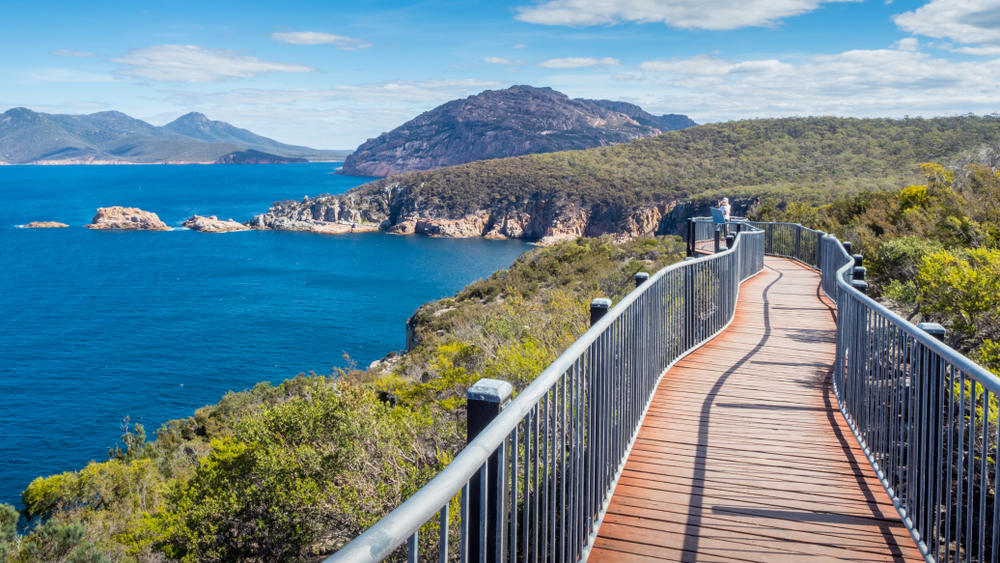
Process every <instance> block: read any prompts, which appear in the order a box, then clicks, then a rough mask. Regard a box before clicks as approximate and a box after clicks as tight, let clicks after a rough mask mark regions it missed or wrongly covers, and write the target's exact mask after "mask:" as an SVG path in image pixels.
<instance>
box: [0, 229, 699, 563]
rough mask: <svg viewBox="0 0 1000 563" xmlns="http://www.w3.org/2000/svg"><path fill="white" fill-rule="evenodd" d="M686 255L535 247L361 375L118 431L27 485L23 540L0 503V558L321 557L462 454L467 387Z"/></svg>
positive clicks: (678, 246)
mask: <svg viewBox="0 0 1000 563" xmlns="http://www.w3.org/2000/svg"><path fill="white" fill-rule="evenodd" d="M683 249H684V245H683V243H682V242H681V241H680V240H679V239H677V238H676V237H661V238H649V239H639V240H634V241H631V242H628V243H625V244H615V243H613V242H612V241H611V240H610V239H608V238H602V239H582V238H581V239H578V240H575V241H566V242H562V243H560V244H557V245H555V246H552V247H549V248H538V249H535V250H533V251H531V252H528V253H525V254H524V255H523V256H522V257H521V258H519V259H518V260H517V261H516V262H515V263H514V264H513V265H512V266H511V268H510V269H509V270H504V271H500V272H497V273H495V274H494V275H492V276H491V277H490V278H489V279H486V280H481V281H478V282H475V283H473V284H471V285H469V286H468V287H466V288H465V289H464V290H463V291H462V292H461V293H459V294H458V295H456V296H454V297H452V298H450V299H443V300H441V301H437V302H433V303H428V304H426V305H425V306H423V307H421V309H420V310H419V311H418V312H417V314H416V318H415V320H414V325H415V326H414V340H415V342H416V343H417V344H416V345H415V347H414V348H413V349H412V350H411V351H410V352H408V353H406V354H402V355H396V354H390V356H389V357H387V358H386V359H385V360H383V361H382V362H381V363H380V364H379V365H377V366H375V367H373V368H372V369H369V370H357V369H354V368H353V367H352V365H351V363H350V362H349V363H348V366H347V367H346V368H345V369H341V370H337V371H336V372H335V373H333V374H330V375H327V376H321V375H316V374H314V373H311V374H308V375H306V374H299V375H298V376H296V377H294V378H292V379H289V380H288V381H285V382H284V383H282V384H280V385H277V386H273V385H271V384H269V383H261V384H258V385H257V386H256V387H254V388H253V389H251V390H247V391H243V392H240V393H229V394H227V395H226V396H225V397H223V398H222V400H221V401H220V402H219V403H218V404H216V405H210V406H206V407H204V408H202V409H199V410H197V411H196V412H195V414H194V416H192V417H190V418H187V419H184V420H175V421H171V422H168V423H167V424H165V425H163V426H162V427H161V428H160V429H159V430H158V431H157V432H156V440H155V441H151V442H148V441H147V436H146V432H145V429H144V428H142V426H139V425H135V426H133V425H131V424H130V423H129V421H128V420H126V421H125V423H124V428H125V432H124V434H123V436H122V445H121V447H119V448H116V449H115V450H113V451H111V452H109V453H110V455H109V459H108V460H107V461H103V462H96V461H95V462H91V463H90V464H89V465H88V466H87V467H85V468H83V469H81V470H79V471H73V472H69V473H63V474H59V475H53V476H50V477H45V478H39V479H36V480H35V481H33V482H32V483H31V484H30V485H29V486H28V488H27V489H26V490H25V491H24V494H23V502H24V506H25V510H24V514H23V516H24V518H26V519H27V520H29V521H30V525H29V526H28V528H27V529H26V530H25V531H23V532H20V533H19V532H18V531H17V529H16V522H17V520H18V514H17V512H16V511H14V509H13V508H12V507H10V506H6V505H0V561H3V562H4V563H14V562H17V563H22V562H24V563H26V562H29V561H30V562H52V563H55V562H60V563H62V562H72V563H105V562H107V563H111V562H115V563H118V562H160V561H184V562H196V561H197V562H220V563H221V562H227V563H231V562H251V561H279V562H281V561H287V562H300V561H318V560H321V559H323V558H324V557H325V556H327V555H329V554H330V553H332V552H333V551H335V550H336V549H338V548H339V547H340V546H342V545H343V544H344V543H345V542H347V541H349V540H350V539H351V538H353V537H354V536H356V535H357V534H359V533H360V532H361V531H363V530H364V529H366V528H367V527H368V526H370V525H372V524H373V523H374V522H376V521H377V520H378V519H379V518H381V517H382V516H384V515H385V514H387V513H388V512H389V511H391V510H392V509H393V508H394V507H395V506H397V505H398V504H399V503H401V502H402V501H403V500H405V499H406V498H407V497H409V496H410V495H411V494H412V493H413V492H414V491H416V490H417V489H418V488H419V487H420V486H422V485H423V484H424V483H426V482H427V481H429V480H430V479H431V478H432V477H433V476H434V475H435V474H436V473H437V472H438V471H440V470H441V469H442V468H443V467H445V466H446V465H447V464H448V462H449V461H451V459H453V458H454V456H455V455H456V454H457V452H459V451H460V450H461V448H462V446H463V445H464V443H465V427H464V424H465V412H464V409H465V390H466V389H467V388H468V387H469V386H470V385H472V383H474V382H475V381H476V380H477V379H479V378H481V377H492V378H498V379H504V380H507V381H510V382H511V383H512V384H513V385H514V387H515V389H516V390H521V389H523V388H524V387H525V386H526V385H527V384H528V383H530V381H531V380H532V379H533V378H534V377H535V376H536V375H538V374H539V373H540V372H541V371H542V370H543V369H544V368H545V367H546V366H547V365H548V364H549V363H550V362H552V361H553V360H554V359H555V358H556V357H558V355H559V354H560V353H561V352H562V350H563V349H565V347H566V346H567V345H568V344H569V343H571V342H572V341H573V340H575V339H576V338H577V337H578V336H579V335H580V334H582V333H583V332H584V331H585V330H586V329H587V327H588V321H589V307H588V304H589V302H590V300H591V299H592V298H594V297H598V296H607V297H611V298H613V299H614V300H616V301H617V300H619V299H621V298H622V297H623V296H624V295H625V294H627V293H628V292H629V291H631V289H632V288H633V286H634V282H633V276H634V274H635V273H636V272H638V271H640V270H644V271H649V272H653V271H656V270H658V269H660V268H662V267H664V266H666V265H669V264H671V263H674V262H677V261H679V260H681V259H682V257H683V254H682V252H683ZM393 403H394V405H395V406H392V404H393ZM456 509H457V507H456Z"/></svg>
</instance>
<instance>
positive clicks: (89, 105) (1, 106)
mask: <svg viewBox="0 0 1000 563" xmlns="http://www.w3.org/2000/svg"><path fill="white" fill-rule="evenodd" d="M109 107H111V106H110V105H109V104H106V103H104V102H86V101H76V102H65V103H62V104H33V103H30V102H29V103H7V102H0V112H4V111H7V110H9V109H13V108H28V109H30V110H32V111H37V112H40V113H69V114H80V113H93V112H95V111H100V110H103V109H107V108H109Z"/></svg>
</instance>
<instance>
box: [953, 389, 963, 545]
mask: <svg viewBox="0 0 1000 563" xmlns="http://www.w3.org/2000/svg"><path fill="white" fill-rule="evenodd" d="M960 373H961V377H960V378H959V396H958V449H957V451H956V454H957V458H958V459H957V460H956V461H957V462H958V463H956V464H955V468H956V469H957V470H958V476H957V478H956V480H955V482H956V486H957V487H958V492H957V493H956V496H955V503H956V504H957V505H958V511H956V514H955V561H959V560H960V558H961V549H960V548H961V545H962V537H963V534H962V529H963V528H964V526H963V524H964V521H965V518H964V517H965V514H964V513H963V511H962V505H963V501H964V495H963V493H964V489H965V478H964V473H965V464H964V463H963V461H964V460H963V457H964V456H963V455H962V453H963V449H964V448H965V372H960Z"/></svg>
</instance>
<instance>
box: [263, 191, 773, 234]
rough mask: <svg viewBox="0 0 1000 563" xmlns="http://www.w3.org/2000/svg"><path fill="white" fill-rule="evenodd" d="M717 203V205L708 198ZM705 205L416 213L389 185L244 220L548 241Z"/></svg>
mask: <svg viewBox="0 0 1000 563" xmlns="http://www.w3.org/2000/svg"><path fill="white" fill-rule="evenodd" d="M711 203H714V202H711ZM732 205H733V214H734V215H746V214H747V213H750V212H752V211H753V210H755V209H756V207H757V205H759V202H757V200H756V199H750V198H747V199H734V200H733V202H732ZM709 207H710V202H707V201H704V202H698V203H679V202H677V201H664V202H655V203H647V204H643V205H640V206H638V207H637V208H636V209H634V210H621V209H614V208H607V207H602V206H600V205H591V206H583V205H578V204H571V203H568V202H565V201H559V200H553V199H550V198H544V197H535V198H529V199H526V200H524V201H521V202H516V203H514V204H511V205H507V206H505V207H503V208H493V209H482V210H478V211H474V212H472V213H468V214H466V215H464V216H460V217H453V216H441V214H439V213H434V212H431V213H428V212H424V211H422V210H421V205H420V202H419V201H414V200H412V199H410V198H409V190H407V189H406V188H403V187H401V186H399V185H398V184H393V185H390V186H388V187H387V188H385V189H383V190H381V191H380V192H377V193H372V192H370V191H369V192H367V193H361V194H355V193H348V194H345V195H342V196H332V195H323V196H320V197H316V198H308V197H306V198H303V199H302V201H291V200H286V201H281V202H275V203H273V204H272V205H271V208H270V209H268V211H267V213H262V214H260V215H257V216H255V217H254V218H253V219H252V220H250V221H249V222H247V223H245V224H246V225H247V226H248V227H250V228H253V229H261V230H267V229H271V230H294V231H311V232H316V233H326V234H343V233H358V232H371V231H377V230H383V231H386V232H388V233H390V234H399V235H409V234H417V235H426V236H432V237H447V238H470V237H483V238H486V239H493V240H506V239H528V240H535V241H537V242H536V244H538V245H541V246H546V245H550V244H553V243H555V242H558V241H560V240H566V239H575V238H577V237H581V236H586V237H595V236H601V235H611V236H613V237H614V238H615V239H616V240H618V241H624V240H629V239H632V238H634V237H637V236H642V235H654V234H659V235H663V234H677V235H679V234H683V226H684V223H685V221H686V220H687V218H688V217H693V216H699V215H709V214H710V212H709Z"/></svg>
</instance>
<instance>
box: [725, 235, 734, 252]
mask: <svg viewBox="0 0 1000 563" xmlns="http://www.w3.org/2000/svg"><path fill="white" fill-rule="evenodd" d="M734 246H736V235H726V250H729V249H730V248H732V247H734Z"/></svg>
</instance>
